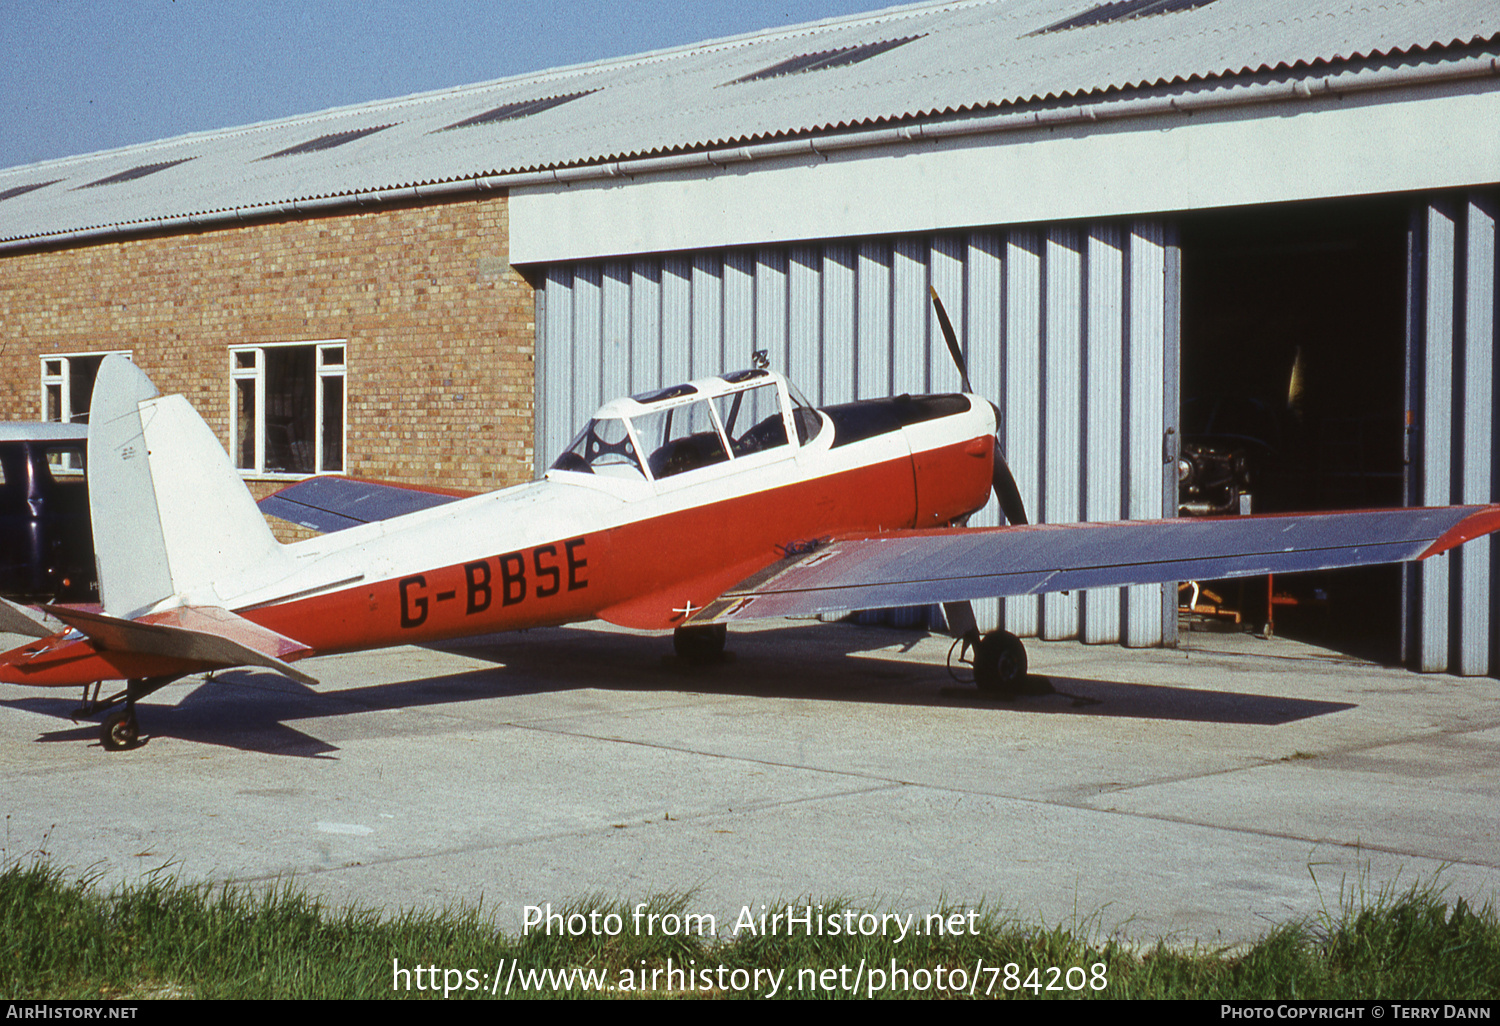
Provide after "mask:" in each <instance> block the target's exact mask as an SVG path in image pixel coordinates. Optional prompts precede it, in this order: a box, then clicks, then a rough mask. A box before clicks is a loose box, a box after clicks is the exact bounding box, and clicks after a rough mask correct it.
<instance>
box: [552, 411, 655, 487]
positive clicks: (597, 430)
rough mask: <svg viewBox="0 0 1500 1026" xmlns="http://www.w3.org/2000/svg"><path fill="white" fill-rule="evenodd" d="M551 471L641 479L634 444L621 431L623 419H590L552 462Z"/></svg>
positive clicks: (644, 476)
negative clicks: (571, 442) (569, 471)
mask: <svg viewBox="0 0 1500 1026" xmlns="http://www.w3.org/2000/svg"><path fill="white" fill-rule="evenodd" d="M551 469H553V470H571V471H574V472H575V473H579V474H600V475H602V476H604V477H623V478H628V479H630V480H634V481H644V480H645V478H646V475H645V473H643V472H642V470H641V463H640V460H638V459H637V458H636V455H635V446H633V445H631V444H630V435H629V434H627V433H626V431H625V422H624V421H623V420H615V419H606V420H591V421H589V423H588V427H586V428H584V429H583V430H582V431H580V432H579V433H578V437H577V438H575V439H573V444H572V445H570V446H568V448H567V450H566V451H565V452H564V453H563V454H562V455H561V456H559V457H558V458H557V460H556V462H554V463H553V464H552V468H551Z"/></svg>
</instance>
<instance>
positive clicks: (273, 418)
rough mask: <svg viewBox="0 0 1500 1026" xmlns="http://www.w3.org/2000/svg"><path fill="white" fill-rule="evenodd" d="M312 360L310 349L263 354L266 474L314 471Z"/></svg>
mask: <svg viewBox="0 0 1500 1026" xmlns="http://www.w3.org/2000/svg"><path fill="white" fill-rule="evenodd" d="M314 360H315V350H314V349H313V347H311V346H306V347H304V346H291V347H286V348H268V349H266V350H265V368H266V423H265V432H266V465H265V470H266V472H267V473H269V474H311V473H312V472H313V470H314V469H315V468H314V467H313V452H314V449H313V446H314V445H316V444H317V436H316V434H315V430H316V425H315V424H314V423H313V421H314V412H313V401H314V400H313V388H314V387H316V383H317V380H318V379H317V367H316V366H315V363H314Z"/></svg>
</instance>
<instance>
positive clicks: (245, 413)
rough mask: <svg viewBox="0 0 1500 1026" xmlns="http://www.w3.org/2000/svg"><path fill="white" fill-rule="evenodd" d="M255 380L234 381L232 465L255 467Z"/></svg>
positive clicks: (248, 468)
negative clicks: (233, 458) (233, 457)
mask: <svg viewBox="0 0 1500 1026" xmlns="http://www.w3.org/2000/svg"><path fill="white" fill-rule="evenodd" d="M255 429H256V425H255V381H254V380H253V379H252V380H243V379H242V380H238V381H236V382H235V383H234V452H235V460H234V465H235V466H236V467H238V468H239V469H241V470H254V469H255Z"/></svg>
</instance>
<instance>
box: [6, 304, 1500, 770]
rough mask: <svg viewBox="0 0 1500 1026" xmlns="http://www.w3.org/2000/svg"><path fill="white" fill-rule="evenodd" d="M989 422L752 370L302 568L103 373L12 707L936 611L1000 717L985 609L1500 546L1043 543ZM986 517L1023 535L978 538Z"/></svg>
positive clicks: (1450, 527)
mask: <svg viewBox="0 0 1500 1026" xmlns="http://www.w3.org/2000/svg"><path fill="white" fill-rule="evenodd" d="M939 316H940V320H941V321H942V322H943V325H942V326H943V328H944V331H945V334H946V335H947V337H948V340H949V344H950V347H951V348H952V349H953V350H954V353H955V359H956V361H957V362H958V366H959V370H960V375H961V376H962V377H963V378H965V386H967V380H966V379H967V375H966V374H965V373H964V370H963V363H962V360H961V358H960V357H959V356H958V353H957V344H956V341H955V340H954V338H953V335H952V331H951V327H950V326H949V325H948V324H947V323H946V317H945V316H943V315H942V314H941V307H939ZM997 416H998V415H997V411H996V410H995V408H994V407H993V406H992V405H991V404H990V403H989V402H987V401H986V400H984V399H983V398H981V397H980V396H977V395H973V394H968V393H956V394H949V395H928V396H905V395H903V396H899V397H896V398H891V399H879V400H866V401H862V402H854V403H846V404H843V405H838V406H830V407H826V408H823V409H814V408H813V407H811V406H810V405H809V404H808V403H807V402H806V401H804V400H803V399H802V398H801V397H800V396H799V395H798V393H797V391H796V390H795V388H793V387H792V386H791V385H790V384H789V383H788V382H787V380H786V379H785V378H783V377H782V376H781V375H779V374H776V373H774V372H772V371H770V370H768V369H765V368H756V369H751V370H744V371H739V372H736V373H730V374H725V375H724V376H722V377H716V378H707V379H703V380H698V381H692V382H688V383H686V384H681V385H676V386H674V387H670V388H664V389H661V390H660V391H657V392H653V393H651V394H648V395H638V396H634V397H631V398H623V399H616V400H613V401H611V402H609V403H606V404H605V405H604V406H603V407H601V408H600V409H599V411H598V412H597V413H596V414H595V415H594V417H593V418H592V419H591V420H590V421H589V422H588V424H586V425H585V426H584V427H583V430H582V431H581V432H580V433H579V434H578V437H577V438H576V439H575V440H574V442H573V443H572V444H571V445H570V446H569V447H568V448H567V450H566V451H565V452H564V453H563V454H562V455H561V457H560V458H559V459H558V460H557V461H556V462H555V463H554V464H553V465H552V467H551V469H550V470H549V471H548V472H547V473H546V475H545V476H544V477H543V478H542V479H540V480H537V481H533V482H531V483H530V484H525V485H520V486H518V487H514V488H507V489H504V490H502V491H498V492H493V493H490V494H486V495H475V496H471V497H467V498H455V497H453V496H452V495H451V494H448V495H430V494H427V493H423V492H420V491H414V490H411V489H402V488H393V487H389V486H381V485H375V484H367V483H361V482H353V481H346V480H343V479H337V478H315V479H312V480H310V481H307V482H304V483H302V484H299V485H295V486H293V487H292V488H290V489H287V490H285V491H283V492H281V493H279V494H278V495H277V496H274V497H272V499H271V500H267V502H266V503H264V504H263V505H264V506H265V507H266V508H267V509H268V511H270V512H273V513H276V514H277V515H279V516H282V517H283V518H285V519H290V520H294V521H300V522H303V523H306V524H309V525H311V526H315V527H318V528H320V529H323V530H326V531H328V532H329V533H326V534H323V535H320V536H318V537H315V538H311V539H309V540H306V541H300V542H296V543H293V544H287V545H283V544H280V543H278V542H277V541H276V539H275V538H274V537H272V534H271V531H270V529H269V527H268V526H267V523H266V520H265V518H264V516H263V515H262V509H261V508H260V507H257V505H256V503H255V502H254V500H253V499H252V498H251V496H250V493H249V491H248V490H247V489H246V487H245V484H244V482H243V481H242V480H241V479H240V475H239V473H238V472H237V471H236V470H235V468H234V467H233V466H232V465H231V463H230V461H229V458H228V456H227V454H226V453H225V451H224V448H223V446H222V445H220V444H219V441H218V439H217V438H216V437H215V436H214V434H213V432H212V431H211V430H210V429H209V428H208V426H207V425H206V424H204V422H203V421H202V419H201V418H200V417H199V416H198V415H197V414H196V413H195V412H194V411H193V409H192V407H191V406H190V405H189V404H188V402H187V400H186V399H184V398H183V397H182V396H177V395H172V396H163V395H161V394H160V393H159V392H158V391H157V390H156V388H155V387H154V386H153V385H152V384H151V382H150V380H149V379H148V378H147V377H146V375H145V374H144V373H143V372H142V371H141V370H139V369H138V368H137V367H136V366H135V365H134V364H133V363H131V362H130V361H128V360H126V359H123V358H118V357H108V358H106V359H105V361H104V363H103V365H102V367H101V368H100V371H99V375H98V379H97V383H96V386H95V390H94V398H93V406H92V410H91V416H90V421H89V428H88V479H89V489H90V505H91V513H92V516H93V529H94V539H95V550H96V554H97V561H98V569H99V589H100V599H101V606H102V608H77V607H69V606H61V605H50V606H45V607H42V608H30V607H22V606H18V605H15V604H11V603H5V604H4V606H3V608H0V630H6V631H11V632H21V633H25V634H28V635H31V636H32V637H34V638H37V639H39V640H35V641H32V642H31V643H29V644H26V645H23V646H21V647H19V648H16V649H13V650H12V651H10V652H7V653H4V654H3V655H0V681H3V682H8V683H14V684H24V685H32V686H38V685H39V686H57V687H65V686H71V687H78V686H82V687H83V689H84V694H85V706H86V708H87V709H88V710H89V711H105V710H108V709H111V708H114V709H115V711H114V712H113V713H111V714H110V715H109V716H108V717H107V718H106V719H105V722H104V725H103V731H102V741H103V744H104V746H105V747H106V748H110V749H119V748H128V747H132V746H133V745H134V744H135V743H136V739H137V737H138V727H137V720H136V702H137V701H138V700H139V699H141V698H142V697H144V696H146V695H148V694H150V693H151V692H153V691H155V690H156V689H158V688H160V687H162V686H164V685H166V684H167V683H170V682H172V681H174V680H177V679H179V678H181V677H183V676H185V675H188V674H193V673H198V672H203V671H207V670H214V669H220V668H226V667H232V666H246V665H249V666H261V667H270V668H272V669H275V670H278V671H280V672H282V673H284V674H286V675H288V676H290V677H293V678H295V679H296V680H299V681H303V682H306V683H315V682H314V681H313V680H312V678H311V677H309V676H308V675H306V674H305V673H303V672H301V671H300V670H299V669H298V668H297V667H296V666H295V665H294V664H295V663H296V661H297V660H300V659H303V658H305V657H307V656H311V655H324V654H329V653H338V652H352V651H358V650H361V649H369V648H377V647H381V646H387V645H398V644H406V643H425V642H433V641H439V640H442V639H449V638H457V637H463V636H466V635H477V634H486V633H491V632H495V631H507V630H519V629H522V628H528V627H538V626H549V625H557V624H565V623H572V622H577V621H582V620H590V619H595V618H600V619H604V620H607V621H610V622H612V623H616V624H621V625H624V626H627V627H636V628H646V629H653V630H667V629H673V630H675V631H676V640H677V643H678V646H679V650H680V651H684V652H693V651H700V652H701V651H714V650H716V649H717V648H719V647H721V646H722V644H723V639H724V625H725V624H726V623H730V622H734V621H739V620H745V619H751V618H762V617H779V616H790V615H807V614H813V613H818V612H825V611H829V610H838V609H863V608H875V607H884V606H907V605H917V604H928V603H945V604H947V606H946V608H947V611H948V614H949V620H950V622H951V623H954V624H956V628H955V633H956V634H957V635H967V637H968V640H969V641H970V642H971V643H973V644H974V646H975V654H974V662H975V676H976V680H977V681H978V683H979V685H980V687H981V688H984V689H986V690H989V691H992V692H997V693H1000V694H1006V693H1015V692H1017V691H1019V690H1021V689H1023V688H1024V687H1025V686H1026V685H1025V681H1026V657H1025V650H1024V649H1023V648H1022V647H1021V644H1020V642H1019V641H1018V640H1017V639H1016V638H1015V637H1014V636H1013V635H1010V634H1007V633H1005V632H1003V631H1001V632H995V633H993V634H990V635H987V636H985V637H983V638H980V637H978V634H977V632H974V631H973V623H974V621H973V615H972V611H970V610H969V609H967V608H966V606H967V603H968V601H969V600H972V599H976V598H980V597H989V596H1003V595H1032V594H1039V593H1042V592H1050V591H1064V590H1073V589H1079V588H1092V587H1106V586H1119V585H1133V584H1150V583H1158V582H1164V581H1177V580H1193V579H1217V578H1225V577H1234V576H1248V575H1259V574H1267V573H1283V572H1288V571H1299V570H1317V569H1328V568H1334V567H1344V566H1354V565H1361V564H1370V563H1385V562H1396V561H1402V560H1411V559H1424V558H1427V557H1429V556H1432V555H1434V554H1436V553H1440V552H1444V551H1446V550H1447V549H1449V548H1451V547H1453V546H1455V545H1458V544H1460V543H1462V542H1464V541H1467V540H1468V539H1470V538H1473V537H1477V536H1479V535H1481V534H1485V533H1488V532H1490V531H1493V530H1495V529H1497V528H1500V506H1476V507H1448V508H1422V509H1400V510H1386V511H1370V512H1353V513H1329V514H1316V515H1289V516H1280V515H1277V516H1254V517H1229V518H1224V519H1209V518H1196V519H1188V520H1162V521H1134V522H1126V523H1110V524H1098V523H1090V524H1046V525H1035V526H1027V525H1026V523H1025V511H1024V509H1023V508H1022V505H1021V501H1020V497H1019V495H1017V494H1016V489H1015V483H1014V480H1013V479H1012V477H1011V475H1010V472H1009V470H1008V469H1007V468H1006V467H1005V464H1004V460H1003V458H1002V457H1001V455H1000V452H999V445H998V442H997V441H996V427H997V423H996V422H997ZM992 491H994V492H995V494H996V495H997V497H998V498H999V499H1000V503H1001V507H1002V509H1003V510H1004V513H1005V516H1006V519H1007V520H1008V521H1010V523H1009V525H1008V526H1005V527H998V528H966V527H963V526H961V525H962V524H963V523H964V521H965V519H966V518H967V517H968V516H969V515H970V514H972V513H973V512H974V511H976V510H978V509H979V508H980V507H982V506H983V505H985V503H986V501H987V500H988V498H989V496H990V494H991V492H992ZM424 507H425V508H424ZM404 510H410V512H402V511H404ZM116 680H119V681H126V682H127V684H126V686H125V688H124V690H122V691H120V692H119V693H118V694H116V695H114V696H113V697H110V698H106V699H102V700H101V699H100V687H99V684H100V682H102V681H116ZM91 686H92V688H93V697H92V699H90V698H89V688H90V687H91ZM116 707H118V708H116Z"/></svg>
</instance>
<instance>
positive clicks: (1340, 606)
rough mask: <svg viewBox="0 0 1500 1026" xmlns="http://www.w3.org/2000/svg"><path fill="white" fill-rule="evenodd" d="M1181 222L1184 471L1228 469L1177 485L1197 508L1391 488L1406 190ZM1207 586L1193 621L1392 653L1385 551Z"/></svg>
mask: <svg viewBox="0 0 1500 1026" xmlns="http://www.w3.org/2000/svg"><path fill="white" fill-rule="evenodd" d="M1181 226H1182V227H1181V235H1180V239H1181V245H1182V250H1181V253H1182V306H1181V311H1182V321H1181V340H1182V348H1181V361H1182V369H1181V375H1182V376H1181V396H1182V410H1181V421H1180V423H1181V433H1182V435H1181V437H1182V452H1183V455H1184V457H1186V458H1187V459H1188V461H1189V463H1190V464H1192V465H1193V467H1192V470H1191V471H1190V472H1189V476H1190V477H1194V478H1197V479H1198V480H1199V481H1200V482H1203V483H1206V484H1210V485H1211V484H1212V481H1211V480H1210V481H1206V482H1205V481H1204V476H1205V474H1206V475H1207V476H1208V478H1210V479H1213V478H1215V477H1216V478H1217V479H1218V480H1219V481H1220V482H1222V481H1223V479H1224V476H1225V475H1226V474H1228V475H1230V476H1231V477H1232V478H1234V479H1235V483H1234V485H1232V486H1231V487H1232V491H1231V490H1226V489H1225V488H1224V487H1219V488H1217V489H1216V488H1214V487H1203V488H1198V489H1189V488H1188V487H1186V486H1184V488H1183V494H1182V496H1181V497H1180V498H1181V499H1182V501H1183V502H1184V503H1185V504H1189V505H1190V506H1191V509H1192V512H1200V513H1217V512H1241V511H1248V512H1254V513H1277V512H1297V511H1316V510H1335V509H1361V508H1365V509H1368V508H1381V507H1395V506H1401V505H1402V504H1403V496H1404V462H1405V460H1404V432H1405V419H1406V418H1405V405H1406V404H1405V380H1406V303H1407V298H1406V276H1407V252H1408V245H1407V231H1408V227H1409V208H1408V205H1407V204H1406V203H1404V202H1402V201H1400V200H1393V199H1389V200H1388V199H1375V200H1341V201H1320V202H1311V203H1296V204H1287V205H1281V206H1273V207H1254V208H1244V209H1234V210H1222V211H1213V212H1206V213H1202V214H1195V215H1188V216H1185V217H1184V218H1183V220H1182V222H1181ZM1190 491H1192V492H1193V494H1188V493H1189V492H1190ZM1239 494H1246V495H1248V498H1247V499H1244V500H1241V499H1240V498H1239ZM1231 503H1233V505H1234V507H1235V508H1234V509H1224V508H1223V507H1224V506H1227V505H1229V504H1231ZM1203 587H1204V588H1206V589H1207V590H1208V591H1211V592H1213V593H1214V594H1215V595H1217V596H1218V597H1219V599H1220V600H1221V601H1220V603H1218V604H1217V605H1219V607H1220V608H1221V610H1222V611H1221V612H1220V613H1219V614H1217V615H1213V614H1211V615H1208V616H1205V615H1204V614H1201V613H1200V614H1195V615H1194V617H1193V620H1194V622H1193V623H1192V624H1191V625H1190V626H1191V627H1192V628H1194V629H1197V628H1198V627H1200V626H1203V625H1205V624H1206V623H1219V624H1231V623H1233V619H1234V616H1233V614H1235V613H1238V614H1239V617H1240V626H1241V627H1242V628H1245V629H1253V630H1257V631H1264V630H1265V628H1266V625H1267V624H1268V623H1274V631H1275V633H1277V634H1284V635H1286V636H1289V637H1295V638H1298V639H1301V640H1306V641H1310V642H1314V643H1317V644H1322V645H1327V646H1329V647H1332V648H1335V649H1339V650H1342V651H1346V652H1349V653H1351V654H1355V655H1360V656H1364V657H1367V658H1371V659H1378V660H1380V661H1383V662H1396V661H1398V660H1399V658H1400V639H1401V594H1402V577H1401V571H1400V568H1399V567H1373V568H1364V569H1356V570H1343V571H1336V572H1326V573H1315V574H1296V575H1282V576H1279V577H1276V578H1275V579H1274V580H1273V581H1267V580H1266V579H1265V578H1252V579H1250V580H1247V581H1242V582H1241V581H1235V582H1218V583H1204V584H1203ZM1184 601H1185V602H1186V600H1184ZM1200 602H1201V600H1200ZM1215 605H1216V604H1215V603H1213V602H1212V601H1209V602H1201V604H1200V608H1203V607H1204V606H1207V607H1208V608H1213V607H1214V606H1215Z"/></svg>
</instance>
